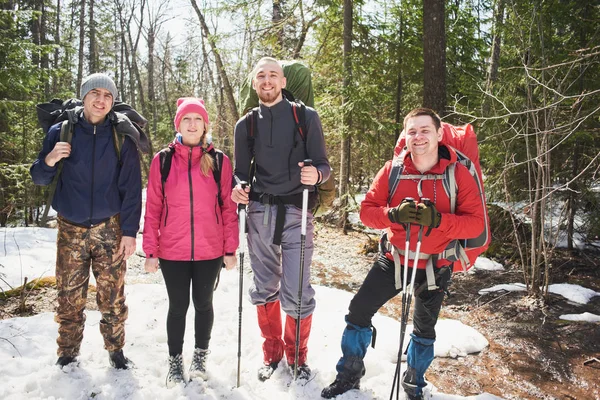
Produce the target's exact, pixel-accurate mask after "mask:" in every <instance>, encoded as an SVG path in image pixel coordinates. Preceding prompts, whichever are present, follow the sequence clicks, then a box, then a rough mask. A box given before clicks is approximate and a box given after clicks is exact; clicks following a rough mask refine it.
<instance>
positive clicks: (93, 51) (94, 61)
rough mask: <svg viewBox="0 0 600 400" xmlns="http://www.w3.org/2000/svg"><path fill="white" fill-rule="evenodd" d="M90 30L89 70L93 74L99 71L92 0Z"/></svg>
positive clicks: (92, 0) (92, 2)
mask: <svg viewBox="0 0 600 400" xmlns="http://www.w3.org/2000/svg"><path fill="white" fill-rule="evenodd" d="M88 26H89V30H90V47H89V49H90V50H89V52H90V54H89V56H88V57H89V63H90V64H89V68H90V73H91V74H93V73H95V72H99V71H98V60H99V58H100V57H99V56H98V44H97V43H96V21H95V20H94V0H90V22H89V23H88Z"/></svg>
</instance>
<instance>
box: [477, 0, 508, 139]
mask: <svg viewBox="0 0 600 400" xmlns="http://www.w3.org/2000/svg"><path fill="white" fill-rule="evenodd" d="M504 1H505V0H497V3H496V9H495V10H494V37H493V39H492V51H491V59H490V66H489V69H488V77H487V82H486V84H485V91H486V93H490V92H491V90H492V87H493V86H494V83H495V82H496V81H497V80H498V70H499V69H500V49H501V43H502V26H503V24H504ZM490 103H491V99H490V97H489V96H486V97H485V98H484V99H483V115H486V116H487V115H488V114H489V112H490ZM482 138H483V137H482Z"/></svg>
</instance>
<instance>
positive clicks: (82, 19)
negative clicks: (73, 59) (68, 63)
mask: <svg viewBox="0 0 600 400" xmlns="http://www.w3.org/2000/svg"><path fill="white" fill-rule="evenodd" d="M85 1H86V0H81V7H80V8H79V58H78V63H77V83H76V84H75V87H76V88H77V97H78V98H80V97H81V81H82V80H83V56H84V51H83V49H84V46H85Z"/></svg>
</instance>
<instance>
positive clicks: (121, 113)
mask: <svg viewBox="0 0 600 400" xmlns="http://www.w3.org/2000/svg"><path fill="white" fill-rule="evenodd" d="M82 111H83V102H82V101H81V100H79V99H68V100H65V101H61V100H59V99H52V100H51V101H50V102H49V103H41V104H38V105H36V112H37V117H38V122H39V124H40V126H41V127H42V130H43V131H44V133H45V134H48V130H49V129H50V127H51V126H52V125H55V124H57V123H59V122H62V124H61V127H60V137H59V141H61V142H67V143H71V140H72V139H73V126H74V125H75V124H76V123H77V121H78V120H79V118H82ZM108 118H109V119H110V121H111V123H112V127H113V129H112V132H113V143H114V146H115V152H116V154H117V159H118V160H119V163H121V149H122V147H123V143H124V142H125V136H129V137H130V138H131V140H133V142H134V143H135V145H136V147H137V149H138V152H139V153H143V154H146V153H148V152H149V151H150V141H149V139H148V136H147V135H146V132H144V128H145V127H146V125H147V124H148V121H147V120H146V118H144V117H143V116H142V115H141V114H140V113H138V112H137V111H136V110H135V109H133V107H131V106H130V105H129V104H127V103H123V102H120V101H115V104H114V105H113V108H112V110H111V111H110V112H109V113H108ZM140 160H143V158H142V157H140ZM62 164H63V163H62V161H59V162H58V165H57V170H56V174H55V175H54V179H53V180H52V183H51V184H50V188H49V190H48V199H47V200H46V207H45V208H44V214H43V215H42V219H41V225H42V226H44V225H45V224H46V220H47V219H48V211H50V205H51V204H52V199H53V198H54V192H55V191H56V185H57V184H58V179H59V177H60V174H61V172H62Z"/></svg>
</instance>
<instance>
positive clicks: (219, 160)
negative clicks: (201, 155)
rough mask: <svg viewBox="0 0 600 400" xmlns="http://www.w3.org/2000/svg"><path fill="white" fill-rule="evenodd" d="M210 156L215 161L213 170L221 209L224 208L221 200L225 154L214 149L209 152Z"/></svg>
mask: <svg viewBox="0 0 600 400" xmlns="http://www.w3.org/2000/svg"><path fill="white" fill-rule="evenodd" d="M208 154H210V156H211V157H212V158H213V160H215V167H214V168H213V177H214V178H215V183H216V184H217V194H218V196H219V207H223V199H222V198H221V169H222V167H223V152H222V151H221V150H217V149H215V148H214V147H213V148H212V149H210V150H209V151H208Z"/></svg>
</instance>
